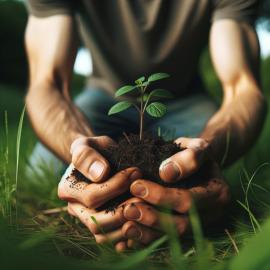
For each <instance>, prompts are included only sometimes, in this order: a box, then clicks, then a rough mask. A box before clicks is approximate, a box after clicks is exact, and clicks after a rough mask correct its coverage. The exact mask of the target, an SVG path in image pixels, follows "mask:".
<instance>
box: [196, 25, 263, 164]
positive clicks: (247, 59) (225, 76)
mask: <svg viewBox="0 0 270 270" xmlns="http://www.w3.org/2000/svg"><path fill="white" fill-rule="evenodd" d="M210 49H211V56H212V60H213V63H214V67H215V70H216V72H217V75H218V77H219V79H220V81H221V83H222V87H223V102H222V105H221V107H220V109H219V110H218V112H217V113H216V114H215V115H214V116H213V117H212V118H211V119H210V121H209V122H208V124H207V126H206V127H205V129H204V131H203V132H202V134H201V138H203V139H205V140H206V141H208V142H209V144H210V145H211V146H212V150H213V152H214V157H215V158H216V159H217V160H218V161H221V160H222V159H223V157H224V155H225V152H226V147H228V151H227V156H226V161H225V164H229V163H231V162H233V161H234V160H235V159H237V158H239V157H240V156H241V155H242V154H243V153H244V152H245V151H246V150H248V148H249V147H250V146H251V145H252V143H253V142H254V141H255V140H256V138H257V137H258V135H259V132H260V130H261V127H262V124H263V120H264V117H265V111H266V106H265V101H264V97H263V95H262V93H261V89H260V83H259V45H258V40H257V36H256V33H255V31H254V29H253V28H252V27H251V26H249V25H247V24H244V23H238V22H235V21H233V20H220V21H217V22H215V23H214V24H213V26H212V29H211V33H210ZM227 143H229V144H228V145H226V144H227Z"/></svg>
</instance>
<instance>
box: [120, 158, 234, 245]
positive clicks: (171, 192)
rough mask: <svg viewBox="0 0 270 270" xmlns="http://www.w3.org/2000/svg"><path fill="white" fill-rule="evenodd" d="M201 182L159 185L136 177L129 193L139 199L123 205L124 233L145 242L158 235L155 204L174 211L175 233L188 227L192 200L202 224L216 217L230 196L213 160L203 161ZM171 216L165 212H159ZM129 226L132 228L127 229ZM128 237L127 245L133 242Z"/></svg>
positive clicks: (159, 227) (158, 219)
mask: <svg viewBox="0 0 270 270" xmlns="http://www.w3.org/2000/svg"><path fill="white" fill-rule="evenodd" d="M200 172H201V174H200V177H201V179H200V182H201V184H199V185H197V186H194V187H192V188H189V189H182V188H168V187H163V186H161V185H159V184H156V183H154V182H150V181H147V180H144V179H140V180H137V181H135V182H133V183H132V185H131V187H130V191H131V193H132V194H133V195H134V196H135V197H137V198H139V199H142V200H143V201H141V202H137V203H133V204H129V205H126V206H125V209H124V217H125V218H126V219H127V220H129V222H126V223H125V224H124V226H123V228H122V231H123V234H124V236H126V238H128V239H133V241H134V239H136V241H138V242H140V243H141V244H149V243H150V242H152V241H153V240H154V239H155V238H157V237H159V236H160V233H159V234H158V233H157V230H158V231H161V229H162V226H161V224H160V212H159V211H158V210H157V208H156V206H163V207H169V208H170V209H173V210H174V212H175V213H176V214H174V215H173V221H174V223H175V226H176V229H177V231H178V233H179V235H182V234H184V233H186V232H187V231H188V230H189V225H190V223H189V217H188V212H189V210H190V207H191V204H192V202H194V203H195V205H196V207H197V209H198V211H199V214H200V217H201V220H202V222H203V223H204V224H208V223H209V222H213V221H216V220H217V219H218V218H220V217H221V216H222V215H223V214H224V210H225V207H226V205H227V204H228V202H229V200H230V194H229V188H228V185H227V184H226V183H225V181H224V179H223V177H222V176H221V173H220V170H219V167H218V165H217V164H216V163H213V162H207V163H205V164H204V165H202V167H201V169H200ZM163 215H164V217H165V218H166V216H167V217H168V221H169V220H171V217H169V214H163ZM130 228H132V229H130ZM133 241H131V240H129V241H128V246H130V245H132V244H133Z"/></svg>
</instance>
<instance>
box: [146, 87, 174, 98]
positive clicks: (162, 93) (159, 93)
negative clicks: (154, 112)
mask: <svg viewBox="0 0 270 270" xmlns="http://www.w3.org/2000/svg"><path fill="white" fill-rule="evenodd" d="M150 97H157V98H173V95H172V93H171V92H170V91H168V90H165V89H155V90H154V91H152V92H151V93H150Z"/></svg>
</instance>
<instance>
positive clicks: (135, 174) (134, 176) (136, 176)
mask: <svg viewBox="0 0 270 270" xmlns="http://www.w3.org/2000/svg"><path fill="white" fill-rule="evenodd" d="M140 177H142V174H141V172H140V171H138V170H135V171H134V172H132V173H131V175H130V176H129V179H130V180H131V181H134V180H137V179H139V178H140Z"/></svg>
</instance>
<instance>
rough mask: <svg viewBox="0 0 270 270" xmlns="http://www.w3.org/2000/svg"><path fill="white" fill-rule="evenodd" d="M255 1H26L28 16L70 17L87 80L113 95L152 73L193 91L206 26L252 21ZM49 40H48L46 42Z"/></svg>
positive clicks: (177, 89) (178, 89)
mask: <svg viewBox="0 0 270 270" xmlns="http://www.w3.org/2000/svg"><path fill="white" fill-rule="evenodd" d="M257 2H258V1H257V0H69V1H68V0H28V1H27V6H28V10H29V12H30V14H32V15H34V16H37V17H48V16H52V15H56V14H68V15H70V16H74V17H75V18H76V20H77V22H78V26H79V29H80V33H81V36H82V40H83V42H84V44H85V46H86V47H87V48H89V50H90V52H91V55H92V58H93V74H92V75H91V77H90V78H89V83H90V84H91V85H93V86H96V87H98V88H102V89H105V90H106V91H108V92H110V93H111V94H113V93H114V92H115V90H116V89H117V88H118V87H120V86H122V85H123V84H129V83H133V81H134V80H135V79H136V78H138V77H140V76H142V75H149V74H150V73H154V72H166V73H169V74H171V78H170V79H169V80H166V82H165V81H164V82H163V83H164V85H162V84H163V83H161V84H159V87H163V86H165V87H166V88H167V89H168V90H171V91H173V92H174V93H175V95H176V96H179V97H180V96H184V95H187V94H191V93H193V92H194V91H196V90H198V89H196V88H197V86H196V81H195V83H194V77H195V75H196V72H197V66H198V60H199V56H200V54H201V52H202V50H203V48H204V47H205V46H206V45H207V41H208V34H209V29H210V26H211V24H212V23H213V22H214V21H216V20H220V19H234V20H237V21H245V22H247V23H250V24H252V23H253V22H254V19H255V17H256V11H257ZM48 42H49V41H48Z"/></svg>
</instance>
